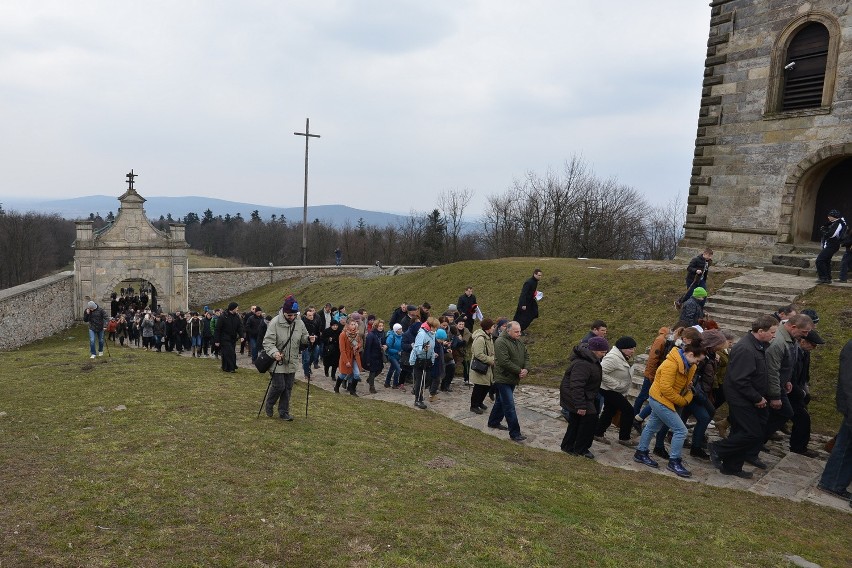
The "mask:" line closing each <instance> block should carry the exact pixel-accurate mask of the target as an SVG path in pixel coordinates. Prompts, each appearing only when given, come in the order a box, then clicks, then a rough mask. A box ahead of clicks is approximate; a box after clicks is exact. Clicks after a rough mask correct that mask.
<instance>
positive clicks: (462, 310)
mask: <svg viewBox="0 0 852 568" xmlns="http://www.w3.org/2000/svg"><path fill="white" fill-rule="evenodd" d="M476 303H477V301H476V294H471V295H470V296H468V295H467V294H462V295H461V296H459V301H458V302H456V309H458V311H459V317H460V319H461V320H462V321H463V322H464V325H465V327H466V328H468V329H472V328H473V305H474V304H476Z"/></svg>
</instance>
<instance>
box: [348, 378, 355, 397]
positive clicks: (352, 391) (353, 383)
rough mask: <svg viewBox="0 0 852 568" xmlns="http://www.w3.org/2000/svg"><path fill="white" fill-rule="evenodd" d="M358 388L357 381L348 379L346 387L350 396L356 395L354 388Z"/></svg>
mask: <svg viewBox="0 0 852 568" xmlns="http://www.w3.org/2000/svg"><path fill="white" fill-rule="evenodd" d="M356 388H358V381H350V383H349V388H348V389H346V390H348V391H349V394H351V395H352V396H358V393H357V392H355V389H356Z"/></svg>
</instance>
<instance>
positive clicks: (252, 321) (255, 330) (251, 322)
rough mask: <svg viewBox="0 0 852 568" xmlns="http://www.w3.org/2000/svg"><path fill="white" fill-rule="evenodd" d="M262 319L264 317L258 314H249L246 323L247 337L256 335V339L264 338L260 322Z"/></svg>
mask: <svg viewBox="0 0 852 568" xmlns="http://www.w3.org/2000/svg"><path fill="white" fill-rule="evenodd" d="M262 321H263V317H261V316H259V315H257V314H249V317H247V318H246V323H245V328H246V337H254V338H255V339H260V340H263V336H262V335H260V322H262Z"/></svg>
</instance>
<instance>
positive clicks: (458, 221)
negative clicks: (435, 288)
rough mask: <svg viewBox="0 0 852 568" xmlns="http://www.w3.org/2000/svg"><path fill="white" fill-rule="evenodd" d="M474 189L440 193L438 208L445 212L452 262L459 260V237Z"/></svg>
mask: <svg viewBox="0 0 852 568" xmlns="http://www.w3.org/2000/svg"><path fill="white" fill-rule="evenodd" d="M472 197H473V191H471V190H470V189H467V188H465V189H448V190H446V191H444V192H442V193H441V194H440V195H438V209H440V210H441V213H443V214H444V221H445V222H446V224H447V240H448V241H449V249H450V258H449V260H450V262H455V261H457V260H459V237H460V235H461V232H462V228H463V225H464V211H465V209H467V206H468V204H469V203H470V199H471V198H472Z"/></svg>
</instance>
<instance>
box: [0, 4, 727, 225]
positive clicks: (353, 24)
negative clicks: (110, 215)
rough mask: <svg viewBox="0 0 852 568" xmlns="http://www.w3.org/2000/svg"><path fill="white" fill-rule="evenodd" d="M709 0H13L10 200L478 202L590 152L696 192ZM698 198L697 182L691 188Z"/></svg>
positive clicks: (657, 184)
mask: <svg viewBox="0 0 852 568" xmlns="http://www.w3.org/2000/svg"><path fill="white" fill-rule="evenodd" d="M707 4H708V2H707V1H696V0H645V1H643V2H637V1H636V0H608V1H601V0H526V1H524V2H519V1H516V0H515V1H506V0H449V1H444V0H428V1H426V0H420V1H414V0H357V1H355V0H311V1H307V2H306V1H291V0H277V1H276V0H269V1H259V0H240V1H239V2H236V1H231V2H227V1H226V2H215V3H214V2H190V1H165V2H161V1H146V2H132V3H131V2H125V1H116V0H113V1H109V2H106V1H103V2H101V1H84V0H74V1H73V2H69V1H67V0H62V1H44V0H40V1H38V2H32V1H29V0H28V1H22V0H5V1H4V2H2V3H0V124H2V125H3V136H2V137H0V201H2V197H9V196H15V197H23V196H26V197H37V196H38V197H43V198H63V197H77V196H84V195H92V194H106V195H112V194H115V195H116V196H118V195H119V194H120V193H121V192H122V191H124V189H125V188H126V185H124V175H125V173H127V172H128V171H129V170H130V169H131V168H133V169H134V170H135V171H136V173H138V174H139V178H138V179H137V189H138V190H139V192H140V193H141V194H142V195H143V196H155V195H162V196H184V195H208V196H212V197H218V198H223V199H231V200H234V201H243V202H251V203H261V204H266V205H274V206H281V207H288V206H300V205H301V204H302V191H303V183H304V149H305V145H304V138H303V137H297V136H294V135H293V132H295V131H299V132H303V131H304V127H305V118H307V117H309V118H310V119H311V132H315V133H318V134H320V135H321V136H322V137H321V138H320V139H312V140H311V147H310V177H309V183H310V195H309V198H310V203H311V204H313V205H322V204H337V203H339V204H344V205H349V206H352V207H359V208H363V209H372V210H381V211H389V212H401V213H407V212H408V211H409V210H411V209H412V208H414V209H417V210H420V211H424V210H427V209H431V208H433V207H434V205H435V201H436V199H435V198H436V195H437V194H438V193H440V192H441V191H443V190H447V189H453V188H469V189H471V190H473V191H474V192H475V197H474V200H473V202H472V203H471V213H478V212H480V211H481V210H482V208H483V207H484V204H485V200H486V197H487V196H488V195H491V194H498V193H503V192H505V191H506V190H507V189H508V188H510V187H511V185H512V182H513V180H514V179H516V178H520V177H522V176H523V175H524V174H525V172H527V171H530V170H532V171H536V172H540V173H544V172H546V170H547V169H548V168H552V169H557V170H558V169H560V168H561V167H562V165H563V164H564V162H565V161H566V160H568V159H569V158H570V157H571V156H572V155H581V156H582V157H583V158H584V159H585V161H586V162H587V163H588V165H589V166H590V167H591V169H592V170H593V171H594V172H595V173H596V174H597V175H598V176H599V177H601V178H609V177H616V178H618V180H619V181H620V182H621V183H623V184H625V185H629V186H632V187H634V188H636V189H637V190H639V191H640V192H642V193H643V194H645V195H646V196H647V197H648V199H649V201H651V202H652V203H663V202H665V201H667V200H669V199H670V198H672V197H673V196H675V195H677V194H682V195H684V196H685V195H686V193H687V187H688V185H689V173H690V168H691V160H692V154H693V147H694V141H695V130H696V126H697V118H698V108H699V99H700V95H701V92H700V91H701V80H702V78H703V60H704V57H705V50H706V42H707V32H708V27H709V12H710V8H709V7H708V5H707ZM684 200H685V197H684Z"/></svg>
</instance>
